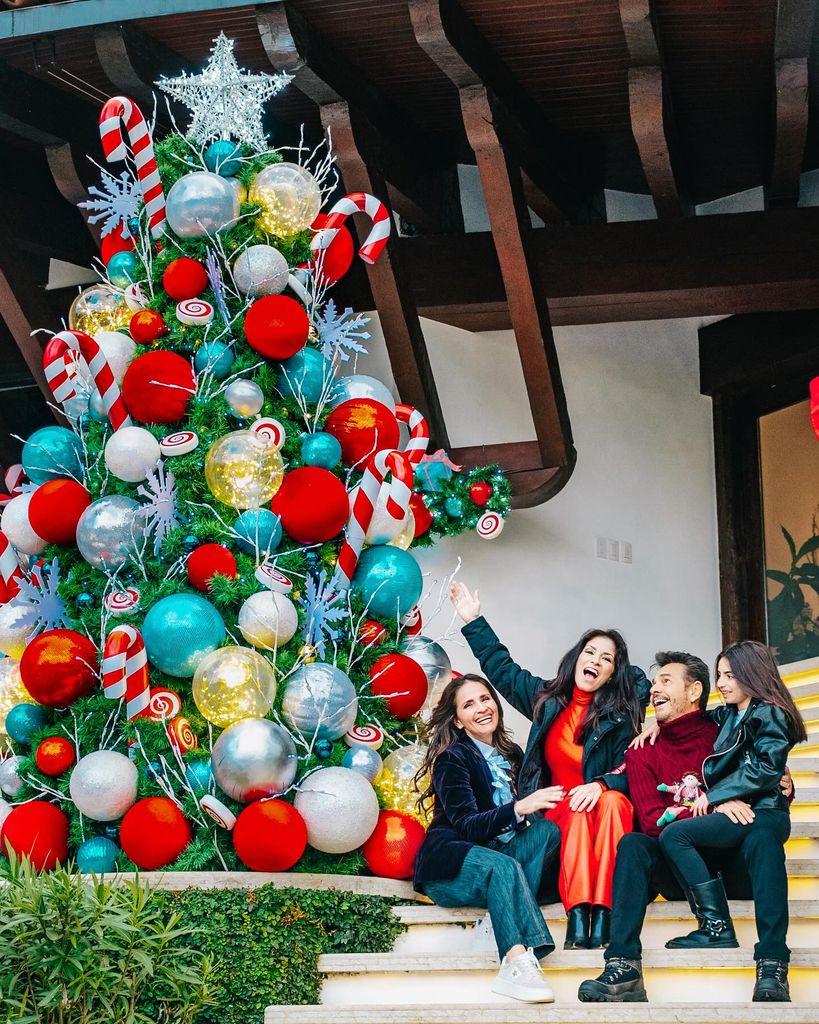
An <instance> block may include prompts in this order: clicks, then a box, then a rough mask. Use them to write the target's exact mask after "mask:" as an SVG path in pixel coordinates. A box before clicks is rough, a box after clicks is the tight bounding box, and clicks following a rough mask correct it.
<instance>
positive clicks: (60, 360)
mask: <svg viewBox="0 0 819 1024" xmlns="http://www.w3.org/2000/svg"><path fill="white" fill-rule="evenodd" d="M78 359H79V356H78V354H77V353H76V352H75V351H74V350H73V349H72V348H69V347H68V345H67V343H66V341H65V339H64V338H61V337H60V335H58V334H55V335H54V337H53V338H51V339H50V340H49V341H48V343H47V344H46V347H45V348H44V349H43V370H44V371H45V375H46V380H47V381H48V386H49V387H50V388H51V393H52V395H54V401H55V402H59V403H60V405H63V404H64V403H65V402H67V401H68V400H69V398H74V397H75V395H76V394H77V360H78Z"/></svg>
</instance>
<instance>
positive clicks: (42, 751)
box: [34, 736, 77, 775]
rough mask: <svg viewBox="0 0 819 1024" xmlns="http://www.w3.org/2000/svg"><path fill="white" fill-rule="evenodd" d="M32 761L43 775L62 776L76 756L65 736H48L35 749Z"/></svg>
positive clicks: (71, 744)
mask: <svg viewBox="0 0 819 1024" xmlns="http://www.w3.org/2000/svg"><path fill="white" fill-rule="evenodd" d="M34 760H35V761H36V762H37V767H38V768H39V769H40V771H41V772H42V773H43V775H62V773H63V772H67V771H68V769H69V768H70V767H71V766H72V765H73V764H74V762H75V761H76V760H77V754H76V751H75V750H74V744H73V743H71V741H70V740H68V739H66V737H65V736H49V737H48V739H47V740H43V741H42V743H41V744H40V745H39V746H38V747H37V751H36V753H35V754H34Z"/></svg>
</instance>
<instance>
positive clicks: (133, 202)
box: [77, 170, 141, 238]
mask: <svg viewBox="0 0 819 1024" xmlns="http://www.w3.org/2000/svg"><path fill="white" fill-rule="evenodd" d="M88 194H89V195H90V196H96V198H95V199H86V200H85V201H84V202H82V203H77V205H78V206H80V207H82V209H84V210H93V211H94V213H93V214H92V215H91V216H89V218H88V220H89V221H90V222H91V223H92V224H96V223H97V222H98V221H103V225H102V230H101V231H100V235H101V236H102V237H103V238H105V236H106V235H110V234H112V233H113V232H114V231H116V230H117V228H118V227H119V226H120V225H122V237H123V238H130V237H131V231H130V229H129V228H128V221H129V220H130V219H131V218H132V217H136V213H137V209H138V208H139V202H140V199H141V195H140V192H139V186H138V185H137V182H136V179H135V178H132V177H131V175H130V174H129V173H128V171H123V172H122V174H121V175H120V176H119V177H118V178H115V177H114V175H113V174H109V173H108V171H105V170H103V171H102V188H97V186H96V185H92V186H91V187H90V188H89V189H88Z"/></svg>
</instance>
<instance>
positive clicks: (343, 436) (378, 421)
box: [324, 398, 401, 469]
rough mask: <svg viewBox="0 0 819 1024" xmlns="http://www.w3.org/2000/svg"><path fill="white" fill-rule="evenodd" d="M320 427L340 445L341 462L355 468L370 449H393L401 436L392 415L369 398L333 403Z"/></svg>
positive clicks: (375, 450) (368, 454)
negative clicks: (332, 407) (334, 404)
mask: <svg viewBox="0 0 819 1024" xmlns="http://www.w3.org/2000/svg"><path fill="white" fill-rule="evenodd" d="M324 429H325V430H326V431H327V433H328V434H332V435H333V437H334V438H335V439H336V440H337V441H338V443H339V444H340V445H341V458H342V459H343V460H344V462H345V463H346V464H347V465H348V466H358V468H359V469H362V468H363V462H364V460H365V459H367V457H368V456H370V455H372V454H373V452H377V451H381V450H382V449H384V448H390V449H392V448H397V447H398V442H399V440H400V438H401V432H400V430H399V428H398V420H397V419H396V418H395V415H394V414H393V413H392V412H391V410H389V409H388V408H387V407H386V405H382V404H381V402H376V401H374V400H373V399H372V398H350V399H348V400H347V401H346V402H342V403H341V405H337V406H336V407H335V409H333V411H332V412H331V413H330V415H329V416H328V417H327V420H326V422H325V424H324Z"/></svg>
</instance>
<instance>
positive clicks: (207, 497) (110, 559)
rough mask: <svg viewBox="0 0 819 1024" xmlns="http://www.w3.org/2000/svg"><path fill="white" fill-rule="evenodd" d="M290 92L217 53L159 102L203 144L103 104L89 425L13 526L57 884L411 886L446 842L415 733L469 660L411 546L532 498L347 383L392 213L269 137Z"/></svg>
mask: <svg viewBox="0 0 819 1024" xmlns="http://www.w3.org/2000/svg"><path fill="white" fill-rule="evenodd" d="M286 81H287V80H286V76H268V75H251V74H249V73H248V72H246V71H241V70H240V69H239V68H238V66H237V64H236V62H235V59H234V57H233V46H232V43H231V42H230V41H229V40H227V39H226V38H225V37H224V36H221V37H220V38H219V39H218V40H217V41H216V45H215V47H214V50H213V52H212V54H211V57H210V60H209V63H208V65H207V67H206V68H205V69H204V71H203V72H202V73H201V74H199V75H192V76H182V77H181V78H177V79H173V80H163V81H162V82H160V83H158V84H159V85H160V87H161V88H162V89H163V90H164V91H165V92H166V93H167V94H169V95H170V96H171V97H173V98H175V99H177V100H180V101H182V102H183V103H184V104H186V105H187V106H188V108H189V109H190V112H191V115H192V117H191V123H190V126H189V128H188V131H187V133H186V134H182V133H178V134H173V135H170V136H168V137H166V138H164V139H162V140H160V141H156V142H155V141H154V140H153V138H152V132H151V128H150V126H149V124H148V123H147V122H146V120H145V118H144V117H143V114H142V113H141V112H140V110H139V109H138V108H137V107H136V106H135V105H134V104H133V103H132V102H131V101H130V100H128V99H127V98H125V97H116V98H114V99H112V100H110V101H109V102H108V103H106V104H105V106H104V107H103V109H102V113H101V117H100V135H101V142H102V151H103V154H104V156H105V159H106V160H107V162H108V164H109V165H114V166H113V169H104V170H103V172H102V182H101V186H100V187H99V188H95V189H92V193H93V194H92V196H91V197H90V198H89V200H88V201H87V202H86V203H85V204H84V205H85V206H86V208H87V210H88V213H89V216H90V219H91V220H92V221H96V222H99V223H101V228H102V246H101V261H100V265H99V269H100V277H101V280H100V283H98V284H96V285H94V286H92V287H90V288H87V289H86V290H84V291H83V292H81V294H79V295H78V297H77V299H76V300H75V302H74V303H73V305H72V307H71V311H70V313H69V318H68V328H67V329H66V330H64V331H62V332H60V333H58V334H56V335H55V336H54V337H53V338H51V340H50V341H49V342H48V343H47V345H46V348H45V352H44V366H45V370H46V376H47V378H48V380H49V384H50V386H51V388H52V391H53V394H54V399H55V406H56V407H58V408H59V409H60V411H61V412H62V415H63V417H64V418H63V422H64V423H65V424H67V425H61V426H56V425H55V426H47V427H44V428H42V429H40V430H38V431H36V432H35V433H34V434H33V435H32V436H31V437H30V438H29V439H28V440H27V441H26V442H25V444H24V447H23V454H22V464H21V466H18V467H12V469H11V470H10V471H9V472H7V474H6V483H7V485H8V490H9V494H8V497H7V498H6V499H5V500H4V507H3V509H2V520H1V521H0V527H1V528H2V534H0V650H2V652H3V653H4V655H5V657H3V658H2V660H0V746H1V747H2V751H1V752H0V755H1V756H2V758H3V760H2V762H0V788H1V789H2V793H3V797H4V799H2V800H0V829H1V830H2V831H0V846H1V847H2V848H3V852H4V853H7V852H8V851H14V853H15V854H17V855H22V856H29V857H30V858H31V860H32V862H33V863H34V864H36V865H37V866H39V867H49V866H52V865H54V864H55V863H57V862H61V861H66V860H67V859H69V858H70V859H72V860H73V861H74V862H75V863H76V864H77V866H78V867H79V868H80V869H81V870H83V871H95V872H100V871H108V870H112V869H114V868H115V867H116V868H120V869H126V870H127V869H129V868H132V867H133V866H136V867H139V868H141V869H155V868H164V867H170V868H173V869H177V870H189V871H190V870H201V869H235V868H239V867H241V866H243V865H244V866H246V867H249V868H251V869H254V870H268V871H282V870H289V869H291V868H295V869H297V870H299V869H301V870H316V869H321V870H331V871H333V870H335V871H355V870H359V869H361V868H363V866H364V862H365V861H366V864H367V865H368V866H369V868H370V869H371V870H373V871H375V872H376V873H381V874H386V875H391V876H393V877H404V876H406V875H407V874H408V872H409V870H410V868H411V863H412V857H413V854H414V851H415V849H416V848H417V845H418V842H419V841H420V837H421V836H422V835H423V823H422V822H421V821H420V820H419V819H418V818H417V817H416V811H415V797H416V794H415V792H414V789H413V784H412V779H413V776H414V774H415V772H416V770H417V767H418V763H419V760H420V755H421V750H422V747H421V744H422V742H423V725H422V723H421V721H420V719H419V718H418V717H417V716H418V714H419V712H422V711H423V709H424V707H425V705H428V703H429V701H430V699H431V692H432V689H433V688H434V687H435V686H436V685H437V686H438V687H440V685H441V684H443V683H445V682H446V681H447V680H448V678H449V674H450V667H449V662H448V659H447V657H446V654H445V653H444V651H443V649H442V648H441V647H440V645H438V644H436V643H433V642H432V641H429V640H428V639H426V638H425V637H423V636H422V635H421V630H422V625H421V615H422V613H421V611H420V610H419V607H418V605H419V601H420V600H421V598H422V592H423V589H424V586H423V579H422V573H421V569H420V567H419V565H418V563H417V561H416V559H415V557H414V556H413V553H412V550H413V548H414V547H416V546H418V545H424V544H430V543H432V542H434V539H435V538H436V537H439V536H441V535H442V534H456V533H458V532H460V531H462V530H464V529H473V528H477V529H478V530H479V532H481V534H482V535H484V536H487V537H492V536H495V535H497V533H499V532H500V529H501V527H502V525H503V516H504V515H505V514H506V512H507V510H508V499H509V487H508V484H507V482H506V481H505V479H504V478H503V475H502V474H501V473H500V471H499V470H498V469H497V467H488V468H487V469H485V470H472V471H470V472H468V473H462V472H458V471H457V469H458V467H454V466H453V465H452V463H451V462H450V461H449V459H448V458H447V456H446V454H445V453H443V452H438V453H435V454H431V453H428V452H427V444H428V432H427V429H426V424H425V421H424V418H423V416H422V415H421V414H420V413H419V412H418V411H417V410H415V409H412V408H410V407H408V406H406V405H401V404H396V401H395V399H394V397H393V395H392V393H391V391H390V389H389V388H388V387H387V386H386V385H385V384H383V383H382V382H380V381H379V380H376V379H374V378H372V377H369V376H365V375H361V374H357V373H356V372H355V370H356V358H357V356H358V355H359V354H361V353H365V352H366V342H367V339H368V337H369V335H368V332H367V330H366V325H367V318H366V317H365V316H363V315H361V314H359V313H356V312H354V311H353V310H351V309H347V308H345V309H340V308H338V307H337V305H336V304H335V302H334V301H333V299H332V298H329V297H328V292H329V289H330V288H331V287H332V285H333V284H334V283H335V282H336V281H337V280H338V279H339V278H341V277H342V276H343V275H344V274H345V273H346V271H347V270H348V269H349V267H350V265H351V262H352V260H353V259H354V257H355V252H354V248H355V247H354V244H353V239H352V236H351V234H350V232H349V231H348V229H347V227H346V226H345V223H344V222H345V221H346V220H347V218H348V217H350V216H351V215H353V214H354V213H358V212H360V213H363V214H366V215H367V216H368V217H369V220H370V223H366V222H365V221H363V220H362V224H364V226H365V232H366V231H369V234H367V235H366V238H365V241H364V242H363V244H362V247H361V249H360V250H359V255H360V256H361V258H362V259H364V260H366V261H368V262H373V261H374V260H376V259H378V256H379V254H380V252H381V251H382V249H383V248H384V246H385V244H386V242H387V239H388V236H389V233H390V230H391V228H392V220H391V216H390V214H389V211H388V210H387V209H386V208H385V207H384V206H383V204H381V203H380V202H379V201H378V200H377V199H375V198H374V197H372V196H368V195H364V194H362V193H357V194H352V195H349V196H340V193H339V188H338V178H337V175H336V174H335V171H334V169H333V163H332V158H331V150H330V145H329V144H328V142H327V141H325V143H323V144H322V145H320V146H319V147H318V148H316V149H313V150H308V149H307V148H306V147H305V146H304V145H300V146H297V147H295V150H294V152H295V157H293V158H292V159H284V158H283V156H282V154H281V153H279V152H276V151H275V150H271V149H269V148H268V145H267V141H266V138H265V135H264V131H263V128H262V113H263V104H264V102H265V101H266V100H267V99H268V98H269V97H271V96H272V95H274V94H275V93H276V92H277V91H278V90H279V89H281V88H283V87H285V85H286ZM115 171H116V172H121V173H115ZM325 204H327V205H329V206H330V209H329V212H328V213H327V214H322V213H321V212H320V211H321V208H322V206H324V205H325ZM362 848H363V850H362ZM362 852H363V857H362Z"/></svg>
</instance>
